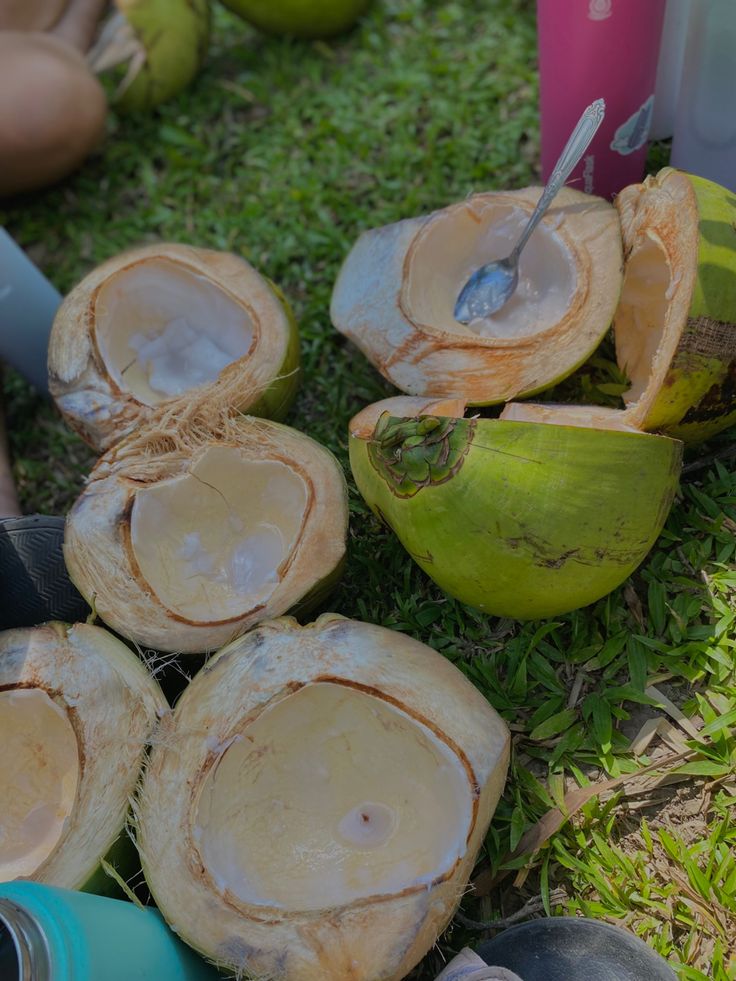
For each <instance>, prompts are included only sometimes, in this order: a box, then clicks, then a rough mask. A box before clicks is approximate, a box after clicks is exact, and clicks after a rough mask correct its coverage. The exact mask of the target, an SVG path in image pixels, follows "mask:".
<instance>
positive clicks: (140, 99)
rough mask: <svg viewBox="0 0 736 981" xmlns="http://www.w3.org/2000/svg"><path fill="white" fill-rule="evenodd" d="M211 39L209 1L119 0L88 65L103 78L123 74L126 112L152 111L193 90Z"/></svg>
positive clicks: (121, 98) (121, 99) (120, 91)
mask: <svg viewBox="0 0 736 981" xmlns="http://www.w3.org/2000/svg"><path fill="white" fill-rule="evenodd" d="M209 36H210V8H209V3H208V0H114V13H113V15H112V16H111V17H110V19H109V20H108V21H107V23H106V24H105V26H104V27H103V29H102V31H101V33H100V37H99V38H98V40H97V42H96V44H95V46H94V48H93V49H92V51H90V53H89V62H90V66H91V68H92V70H93V71H95V72H96V73H98V74H102V73H104V72H106V71H109V70H111V69H118V71H119V73H120V72H123V71H124V75H123V77H122V79H121V81H120V83H119V85H118V88H117V92H116V96H115V101H116V103H117V105H118V106H119V107H120V108H121V109H124V110H129V111H137V110H147V109H152V108H154V107H155V106H157V105H160V104H161V103H162V102H167V101H168V100H169V99H171V98H173V97H174V96H175V95H178V94H179V92H181V91H182V89H184V88H186V86H187V85H189V83H190V82H191V81H192V79H193V78H194V77H195V76H196V74H197V72H198V71H199V69H200V68H201V67H202V63H203V62H204V59H205V56H206V54H207V48H208V45H209Z"/></svg>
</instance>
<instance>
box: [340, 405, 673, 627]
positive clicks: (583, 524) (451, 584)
mask: <svg viewBox="0 0 736 981" xmlns="http://www.w3.org/2000/svg"><path fill="white" fill-rule="evenodd" d="M380 404H381V403H378V407H377V408H380ZM396 408H397V407H396V405H395V404H394V408H393V411H394V412H396ZM374 411H376V410H375V409H374ZM681 459H682V444H681V443H680V442H678V441H677V440H674V439H668V438H666V437H663V436H652V435H650V434H647V433H639V432H636V431H623V430H618V429H613V428H605V429H604V428H583V427H581V426H580V425H579V424H577V423H575V424H573V425H555V424H551V423H550V421H549V420H547V421H545V422H544V423H539V422H513V421H508V420H505V419H462V418H456V417H448V416H444V417H441V416H422V417H415V418H407V417H397V416H391V415H389V413H384V414H381V415H379V418H378V423H377V425H376V427H375V429H374V431H373V433H372V434H370V435H365V431H364V430H363V429H362V428H359V429H354V428H353V427H352V425H351V438H350V463H351V466H352V469H353V475H354V477H355V482H356V484H357V485H358V489H359V490H360V492H361V494H362V495H363V497H364V498H365V500H366V501H367V503H368V504H369V505H370V507H371V508H372V509H373V511H374V512H375V513H376V514H378V515H379V517H381V518H382V519H383V520H384V521H385V522H386V523H387V524H388V525H389V526H390V527H391V528H392V529H393V530H394V532H395V533H396V535H397V536H398V538H399V540H400V541H401V543H402V545H403V546H404V547H405V548H406V550H407V551H408V552H409V554H410V555H411V556H412V558H413V559H414V560H415V561H416V562H417V563H418V564H419V565H420V566H421V568H422V569H424V571H425V572H426V573H427V574H428V575H429V576H431V577H432V579H434V581H435V582H436V583H437V584H438V585H439V586H440V587H441V588H442V589H444V590H445V591H446V592H448V593H450V595H452V596H455V597H456V598H457V599H459V600H461V601H462V602H464V603H468V604H470V605H471V606H475V607H478V608H479V609H482V610H485V611H486V612H488V613H493V614H496V615H498V616H508V617H516V618H518V619H534V618H537V617H548V616H556V615H557V614H559V613H565V612H567V611H569V610H574V609H577V608H578V607H581V606H586V605H587V604H588V603H593V602H594V601H596V600H598V599H600V598H601V597H602V596H605V595H606V594H607V593H609V592H610V591H611V590H612V589H614V588H615V587H616V586H618V585H619V584H620V583H621V582H623V581H624V579H626V577H627V576H628V575H630V574H631V573H632V572H633V571H634V569H635V568H636V567H637V566H638V565H639V563H640V562H641V561H642V559H643V558H644V557H645V556H646V554H647V552H648V551H649V549H650V548H651V547H652V545H653V544H654V542H655V540H656V538H657V536H658V535H659V532H660V531H661V529H662V526H663V524H664V522H665V519H666V517H667V514H668V512H669V509H670V505H671V504H672V499H673V497H674V494H675V491H676V489H677V479H678V476H679V472H680V464H681Z"/></svg>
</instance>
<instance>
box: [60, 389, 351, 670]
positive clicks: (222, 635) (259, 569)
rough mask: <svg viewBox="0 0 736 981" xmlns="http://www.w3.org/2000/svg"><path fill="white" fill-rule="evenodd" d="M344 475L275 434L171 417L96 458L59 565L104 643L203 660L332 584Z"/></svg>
mask: <svg viewBox="0 0 736 981" xmlns="http://www.w3.org/2000/svg"><path fill="white" fill-rule="evenodd" d="M347 523H348V510H347V490H346V486H345V478H344V476H343V473H342V470H341V468H340V466H339V464H338V463H337V461H336V460H335V458H334V457H333V456H332V454H331V453H330V452H329V451H328V450H326V449H325V448H324V447H323V446H321V445H320V444H319V443H317V442H315V440H313V439H310V438H309V437H308V436H305V435H304V434H303V433H300V432H298V431H297V430H295V429H291V428H289V427H288V426H284V425H281V424H280V423H276V422H272V421H270V420H265V419H256V418H253V417H250V416H243V417H236V418H232V417H229V416H228V415H227V413H226V412H225V411H220V412H219V414H215V415H212V414H211V413H210V403H209V402H208V401H207V400H206V399H205V400H203V401H201V402H200V403H199V404H198V405H196V404H193V405H191V406H190V407H189V408H188V409H187V410H186V412H184V410H183V409H178V408H176V409H170V410H169V412H168V413H166V414H164V415H162V416H159V417H157V418H156V419H154V420H153V421H152V422H151V423H150V424H149V425H148V426H147V427H145V428H144V429H143V430H141V431H140V432H139V433H138V434H136V435H134V436H131V437H128V438H127V439H126V440H124V441H123V442H121V443H119V444H118V445H117V446H116V447H114V448H113V449H112V450H110V451H108V452H107V453H106V454H105V455H104V456H102V457H101V458H100V460H99V461H98V463H97V465H96V466H95V467H94V469H93V470H92V473H91V475H90V478H89V481H88V483H87V486H86V487H85V489H84V491H83V492H82V493H81V495H80V496H79V498H78V499H77V501H76V503H75V504H74V506H73V507H72V509H71V511H70V513H69V515H68V517H67V522H66V530H65V536H64V558H65V560H66V565H67V569H68V570H69V575H70V576H71V578H72V580H73V582H74V584H75V585H76V586H77V588H78V589H79V591H80V593H81V594H82V595H83V596H84V597H85V598H86V599H87V600H88V602H89V603H90V605H91V606H92V607H93V609H94V610H95V612H96V613H97V614H98V615H99V616H100V617H101V618H102V619H103V620H104V621H105V623H107V624H109V625H110V626H111V627H112V628H113V629H114V630H116V631H117V632H118V633H120V634H122V635H123V636H124V637H127V638H129V639H131V640H133V641H135V642H137V643H139V644H142V645H144V646H149V647H152V648H155V649H156V650H163V651H172V652H173V651H181V652H185V653H198V652H205V651H212V650H214V649H216V648H218V647H220V646H221V645H222V644H224V643H227V642H228V641H229V640H231V639H233V638H234V637H237V636H238V635H239V634H241V633H243V632H245V631H246V630H248V629H249V628H250V627H252V626H254V625H255V624H256V623H259V622H260V621H261V620H265V619H268V618H270V617H273V616H279V615H281V614H282V613H286V612H287V611H289V610H292V609H301V608H303V607H304V606H305V605H308V604H309V603H311V602H317V601H318V600H319V599H321V598H322V597H323V596H324V595H325V594H326V593H328V592H329V591H330V589H331V588H332V586H333V585H334V584H335V583H336V581H337V579H338V577H339V575H340V571H341V568H342V563H343V558H344V554H345V538H346V534H347Z"/></svg>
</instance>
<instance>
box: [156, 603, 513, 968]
mask: <svg viewBox="0 0 736 981" xmlns="http://www.w3.org/2000/svg"><path fill="white" fill-rule="evenodd" d="M508 755H509V733H508V730H507V729H506V726H505V724H504V723H503V721H502V720H501V719H500V718H499V716H498V715H497V714H496V713H495V712H494V710H493V709H492V708H491V707H490V705H488V703H487V702H486V701H485V699H484V698H483V697H482V696H481V695H480V693H479V692H478V691H477V690H476V689H475V688H474V687H473V686H472V685H471V684H470V682H469V681H467V679H466V678H465V677H464V676H463V675H462V674H461V673H460V672H459V671H458V670H457V668H455V667H454V666H453V665H452V664H450V662H449V661H447V660H445V658H443V657H442V656H441V655H440V654H437V653H436V652H435V651H433V650H431V649H430V648H428V647H425V646H424V645H423V644H421V643H419V642H418V641H416V640H412V639H411V638H410V637H406V636H403V635H402V634H400V633H398V632H396V631H394V630H387V629H385V628H383V627H376V626H372V625H370V624H367V623H360V622H356V621H351V620H345V619H344V618H342V617H338V616H335V615H334V614H326V615H324V616H322V617H320V618H319V619H318V620H317V621H316V623H313V624H310V625H309V626H307V627H304V628H300V627H299V625H298V624H297V623H296V621H294V620H291V619H288V618H284V619H281V620H277V621H274V622H270V623H266V624H263V625H261V627H259V628H258V629H257V630H255V631H253V632H251V633H249V634H247V635H246V636H245V637H243V638H241V639H239V640H237V641H235V642H234V643H232V644H230V645H229V646H228V647H226V648H224V649H223V650H222V651H220V652H219V653H218V654H217V655H216V656H215V657H214V658H213V659H212V660H211V661H209V662H208V664H207V666H206V667H205V668H203V669H202V670H201V671H200V673H199V674H198V675H197V677H196V678H195V679H194V681H193V682H192V683H191V684H190V685H189V687H188V688H187V689H186V691H185V692H184V694H183V695H182V697H181V699H180V700H179V702H178V703H177V706H176V709H175V710H174V713H173V715H172V716H171V717H169V718H167V719H166V720H165V735H164V737H163V739H162V740H161V741H160V744H159V746H157V748H156V750H155V751H154V753H153V754H152V758H151V763H150V766H149V767H148V768H147V771H146V775H145V778H144V781H143V783H142V786H141V791H140V795H139V799H138V807H137V824H138V845H139V849H140V853H141V859H142V864H143V867H144V871H145V874H146V878H147V881H148V884H149V886H150V888H151V891H152V893H153V895H154V897H155V899H156V903H157V904H158V907H159V909H160V910H161V912H162V913H163V915H164V916H165V917H166V919H167V920H168V922H169V924H170V925H171V926H172V927H173V928H174V930H175V931H176V932H177V933H178V934H179V936H180V937H181V938H182V939H183V940H185V941H186V942H187V943H189V944H191V945H192V946H193V947H194V948H196V949H197V950H198V951H200V953H202V954H203V955H204V956H205V957H207V958H209V959H210V960H212V961H214V962H215V963H217V964H218V966H220V967H222V968H224V969H226V970H230V971H234V972H237V973H238V976H240V975H241V972H242V973H244V974H245V975H246V976H248V977H258V978H266V977H268V978H279V979H280V981H345V979H347V978H352V979H354V981H398V979H399V978H403V977H404V976H405V975H406V974H407V973H408V972H409V971H410V970H411V968H412V967H413V966H414V965H415V964H416V963H417V962H418V961H419V960H420V958H421V957H422V956H423V955H424V954H425V953H426V952H427V950H429V948H430V947H431V946H432V944H433V943H434V942H435V940H436V939H437V936H438V935H439V933H440V932H441V931H442V929H443V928H444V927H445V926H446V924H447V923H448V921H449V920H450V918H451V916H452V914H453V912H454V910H455V908H456V906H457V904H458V902H459V901H460V898H461V896H462V894H463V891H464V890H465V888H466V886H467V882H468V878H469V876H470V873H471V870H472V868H473V863H474V860H475V856H476V854H477V852H478V849H479V847H480V845H481V844H482V842H483V839H484V837H485V834H486V831H487V828H488V824H489V822H490V819H491V816H492V814H493V811H494V809H495V807H496V803H497V801H498V799H499V796H500V794H501V791H502V789H503V784H504V779H505V776H506V770H507V764H508Z"/></svg>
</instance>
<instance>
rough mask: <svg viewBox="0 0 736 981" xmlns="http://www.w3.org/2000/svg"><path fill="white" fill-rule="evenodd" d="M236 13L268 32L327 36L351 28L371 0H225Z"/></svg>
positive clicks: (315, 36) (317, 36)
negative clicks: (274, 0) (276, 0)
mask: <svg viewBox="0 0 736 981" xmlns="http://www.w3.org/2000/svg"><path fill="white" fill-rule="evenodd" d="M222 2H223V3H224V5H225V6H226V7H227V8H228V9H229V10H232V11H233V13H235V14H237V15H238V16H239V17H242V18H243V20H246V21H248V23H249V24H252V25H253V26H254V27H257V28H258V29H259V30H261V31H264V32H265V33H266V34H277V35H278V34H287V35H291V36H292V37H301V38H325V37H332V36H333V35H335V34H342V33H343V31H347V30H348V28H349V27H352V25H353V24H354V23H355V21H356V20H357V19H358V18H359V17H360V16H361V15H362V14H364V13H365V11H366V10H367V9H368V7H369V6H370V3H371V0H279V2H278V3H273V2H272V0H222Z"/></svg>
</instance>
